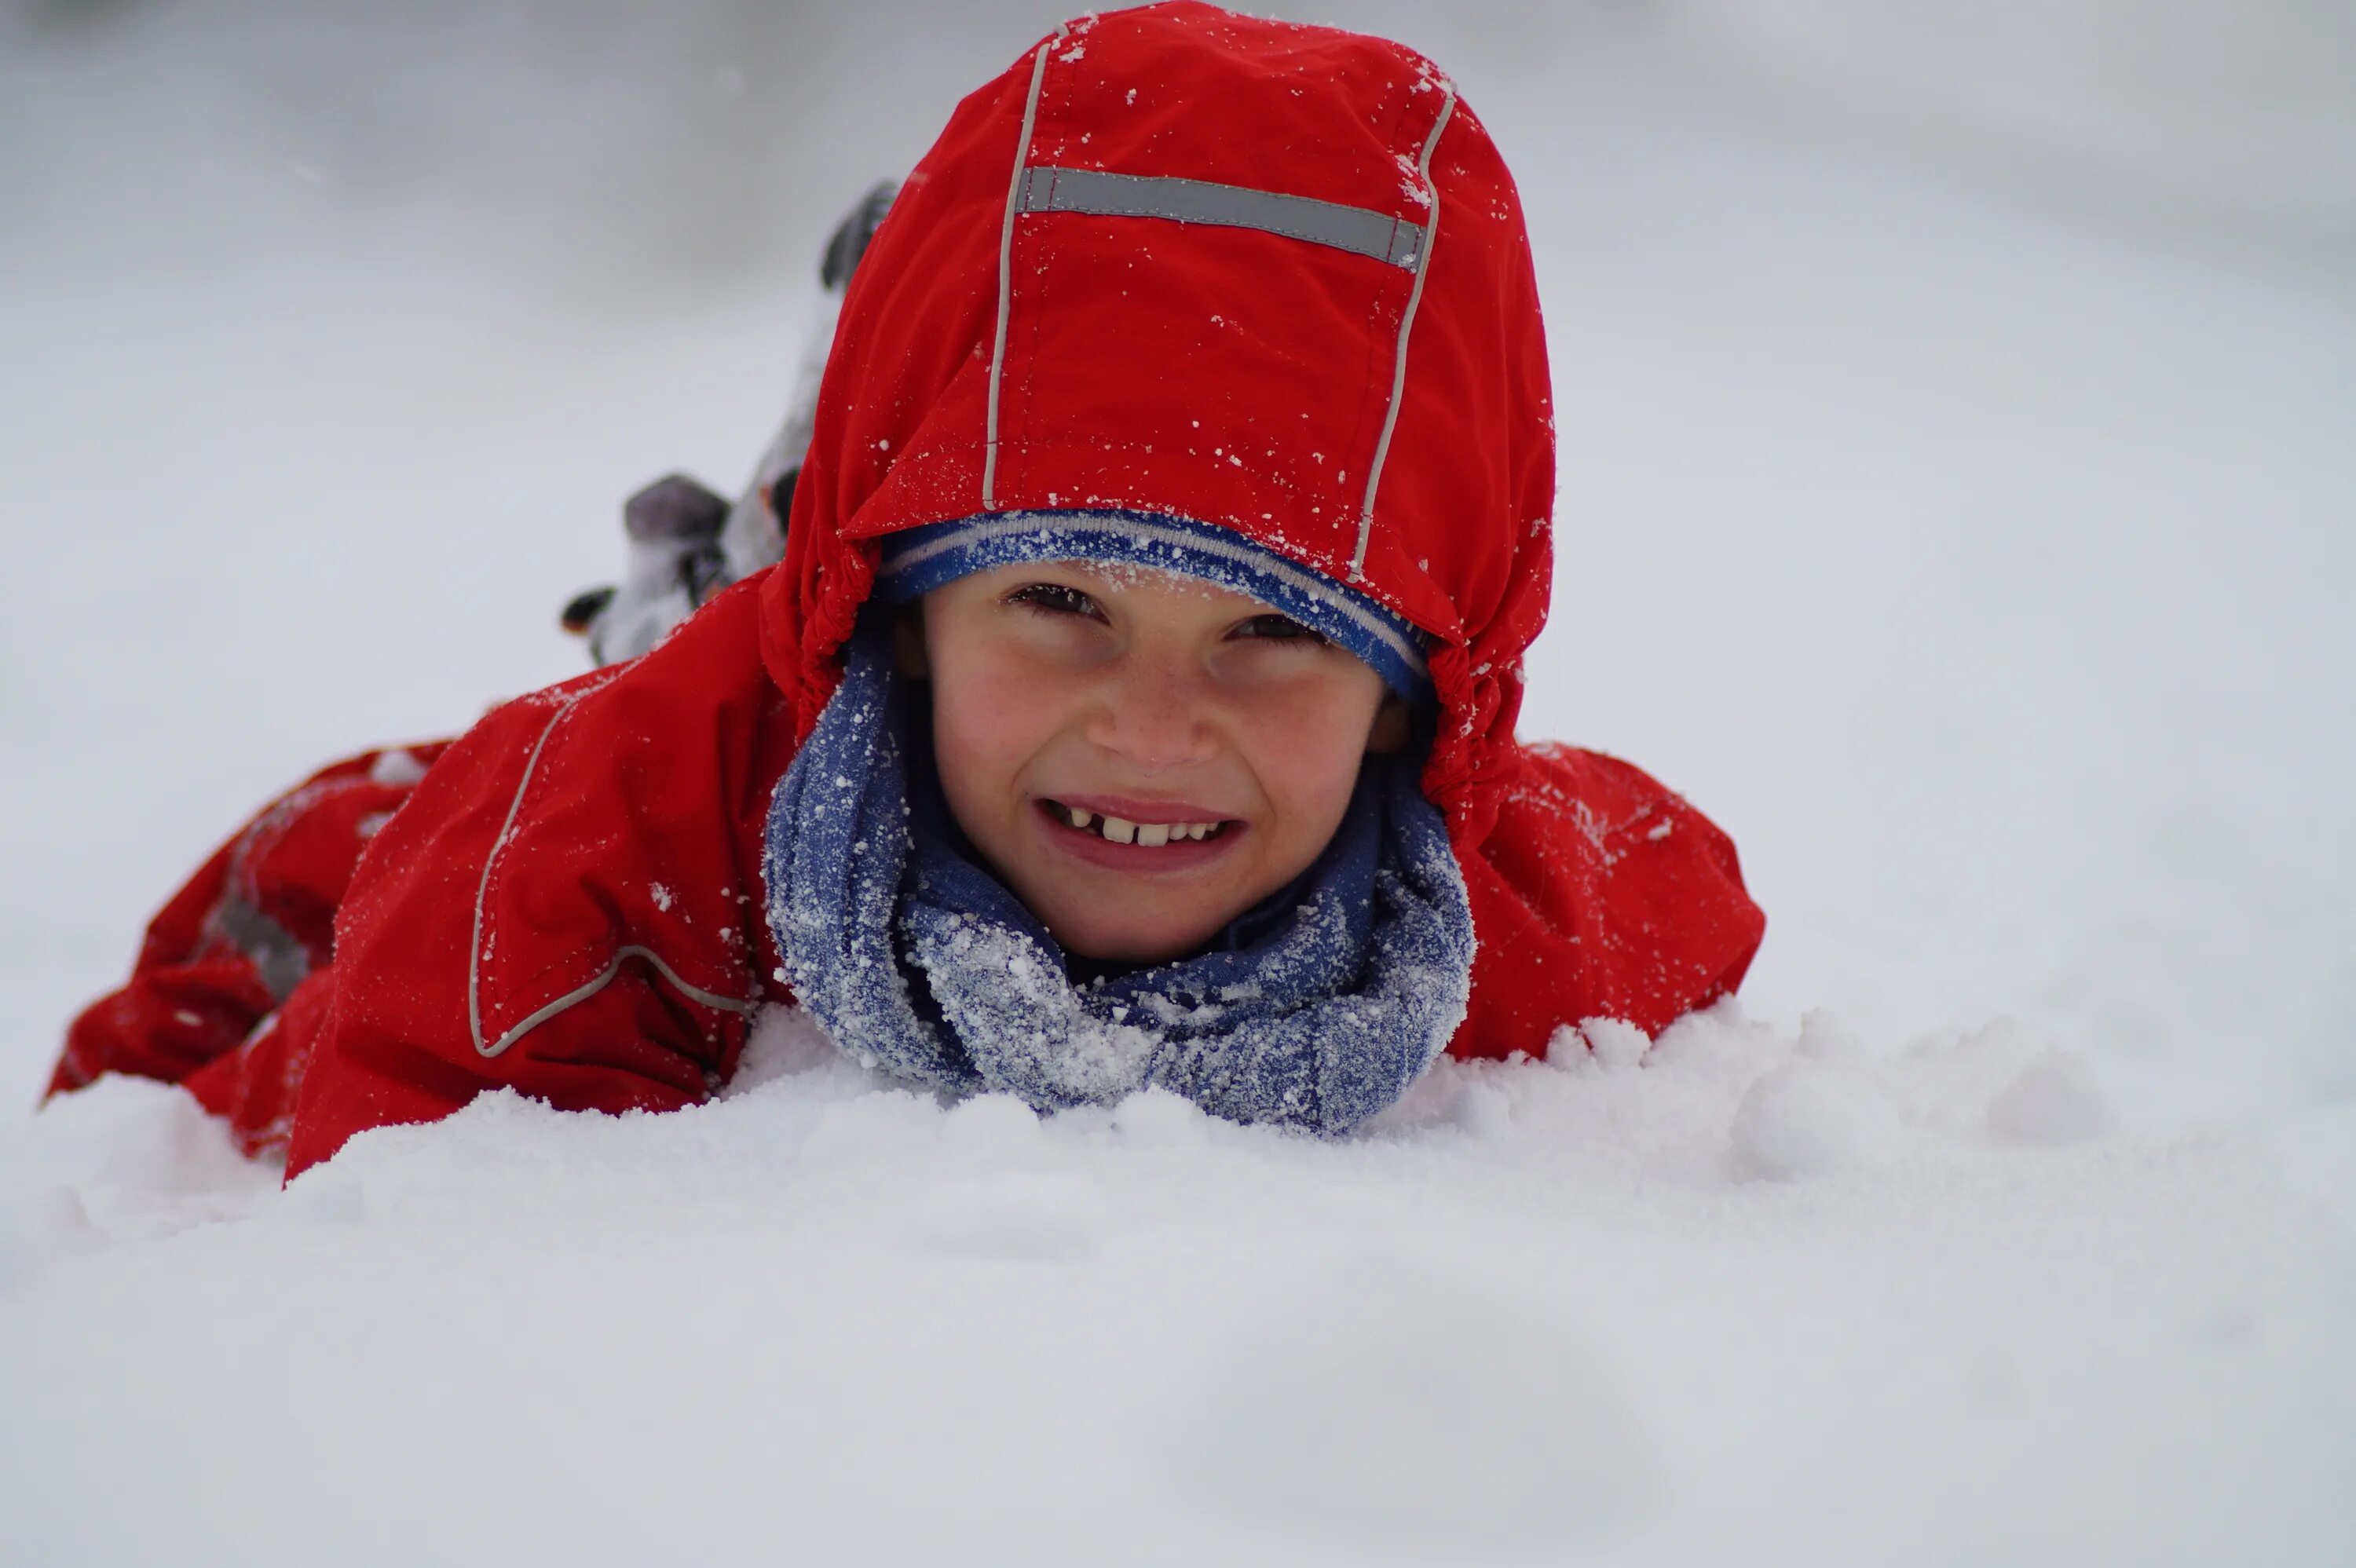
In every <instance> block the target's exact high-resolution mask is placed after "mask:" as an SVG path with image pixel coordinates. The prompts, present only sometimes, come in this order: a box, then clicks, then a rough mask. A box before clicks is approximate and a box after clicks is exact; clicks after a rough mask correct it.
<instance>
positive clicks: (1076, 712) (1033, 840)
mask: <svg viewBox="0 0 2356 1568" xmlns="http://www.w3.org/2000/svg"><path fill="white" fill-rule="evenodd" d="M922 623H923V626H922V633H921V641H919V638H918V635H916V632H915V629H914V628H912V627H911V628H907V631H906V635H904V636H903V638H902V659H903V663H904V666H905V667H906V668H908V669H909V670H910V671H911V672H912V673H923V674H929V676H930V677H931V681H932V694H933V745H934V752H935V755H936V757H937V761H938V763H939V767H940V775H941V787H942V791H943V793H944V794H945V795H947V796H948V805H949V809H950V811H951V812H952V813H953V814H954V815H955V816H956V817H957V821H958V827H961V828H963V829H964V830H965V833H966V837H969V838H970V839H971V840H972V841H973V844H974V846H975V848H978V849H980V851H981V854H982V856H983V857H984V858H985V859H988V860H989V862H990V864H991V867H992V868H993V869H996V870H997V872H998V874H999V875H1000V876H1001V878H1002V879H1003V880H1005V882H1006V883H1007V885H1008V886H1009V887H1011V888H1012V889H1013V890H1014V892H1015V894H1016V895H1017V896H1018V897H1020V898H1021V899H1022V900H1023V902H1024V903H1025V904H1027V905H1029V906H1030V908H1031V910H1032V912H1033V913H1035V914H1036V915H1038V916H1039V918H1040V919H1041V920H1042V921H1043V922H1044V923H1045V924H1046V927H1047V929H1048V931H1049V932H1050V933H1052V934H1053V935H1054V936H1055V940H1056V941H1057V942H1058V943H1060V944H1063V946H1064V948H1065V949H1066V951H1067V952H1071V953H1076V954H1078V955H1082V956H1085V957H1089V958H1097V959H1106V960H1112V961H1116V962H1127V963H1153V962H1158V961H1161V960H1164V959H1169V958H1175V957H1178V956H1180V955H1183V954H1186V953H1189V952H1192V951H1193V950H1194V949H1196V948H1198V947H1200V946H1201V945H1202V944H1204V943H1205V942H1207V941H1208V940H1209V939H1210V938H1211V937H1213V936H1214V935H1215V934H1216V933H1218V932H1219V931H1220V930H1221V929H1223V928H1224V927H1225V926H1226V924H1227V923H1228V922H1230V921H1232V920H1233V919H1235V918H1236V917H1237V915H1239V914H1241V913H1243V912H1245V911H1246V910H1248V909H1249V908H1251V907H1252V906H1253V905H1254V904H1256V903H1258V902H1259V901H1260V900H1262V899H1263V898H1266V897H1267V896H1268V895H1269V894H1270V893H1272V892H1274V891H1277V890H1278V889H1279V888H1281V887H1283V886H1284V885H1285V884H1286V883H1287V882H1289V881H1290V880H1292V879H1293V878H1295V877H1297V876H1299V875H1300V874H1301V872H1302V871H1304V870H1306V869H1308V868H1309V865H1310V863H1311V862H1312V861H1313V860H1315V859H1317V856H1318V854H1319V852H1320V851H1322V850H1323V848H1325V845H1326V843H1327V841H1328V840H1330V839H1331V838H1332V837H1333V830H1334V828H1335V827H1338V826H1339V825H1340V823H1341V820H1342V816H1343V814H1344V811H1345V810H1346V809H1347V808H1348V805H1349V803H1350V794H1351V790H1352V788H1353V786H1354V785H1355V783H1356V781H1357V776H1358V765H1359V761H1360V759H1361V758H1362V757H1364V756H1365V753H1366V752H1369V751H1391V750H1396V749H1397V748H1398V746H1399V745H1400V744H1402V743H1403V742H1404V741H1405V739H1406V734H1407V714H1406V709H1405V705H1404V704H1402V703H1401V702H1400V701H1399V700H1398V699H1397V698H1395V697H1391V696H1390V695H1388V693H1387V690H1386V688H1385V687H1384V685H1383V682H1382V677H1379V676H1377V675H1376V673H1375V672H1374V671H1373V670H1372V669H1371V668H1369V667H1367V666H1366V665H1365V663H1363V662H1362V661H1361V660H1359V659H1358V658H1357V657H1356V656H1354V655H1352V654H1349V653H1347V652H1344V650H1343V649H1341V648H1339V647H1336V646H1334V645H1332V644H1329V643H1327V642H1325V641H1324V640H1323V638H1321V637H1318V636H1317V635H1314V634H1313V633H1310V632H1308V631H1306V630H1304V629H1303V628H1302V627H1301V626H1300V625H1299V624H1297V623H1295V622H1293V621H1291V620H1289V619H1287V618H1286V617H1285V616H1283V615H1281V614H1280V613H1277V612H1276V611H1273V610H1271V609H1269V607H1268V606H1267V605H1266V604H1263V603H1260V602H1259V601H1258V600H1257V599H1251V598H1248V597H1246V596H1245V595H1243V594H1240V593H1236V592H1230V591H1228V590H1226V589H1223V588H1217V587H1214V586H1212V585H1210V584H1208V583H1205V582H1201V581H1196V580H1194V579H1192V578H1187V577H1183V576H1178V575H1174V574H1171V573H1167V572H1162V571H1139V570H1136V569H1133V568H1126V567H1106V566H1099V565H1097V564H1095V563H1091V562H1086V561H1064V562H1050V563H1044V564H1043V563H1036V562H1033V563H1030V564H1025V565H1017V566H1009V567H1001V568H998V569H996V570H994V571H982V572H976V573H973V574H972V575H970V576H967V577H962V578H959V579H958V580H957V581H953V582H950V583H948V584H946V585H945V586H943V587H940V588H937V589H936V590H934V591H933V592H930V593H927V594H926V595H925V598H924V606H923V615H922ZM904 625H905V623H904ZM1076 814H1084V820H1085V824H1086V825H1085V826H1080V827H1076V826H1074V822H1075V816H1076ZM1205 829H1207V831H1205Z"/></svg>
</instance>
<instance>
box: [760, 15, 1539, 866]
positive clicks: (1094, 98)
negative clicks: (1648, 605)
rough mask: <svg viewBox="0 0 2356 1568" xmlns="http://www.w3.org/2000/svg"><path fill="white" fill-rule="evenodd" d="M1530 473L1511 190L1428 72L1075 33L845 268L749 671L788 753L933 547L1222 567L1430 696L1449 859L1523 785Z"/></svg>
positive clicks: (1129, 24)
mask: <svg viewBox="0 0 2356 1568" xmlns="http://www.w3.org/2000/svg"><path fill="white" fill-rule="evenodd" d="M1553 471H1554V461H1553V443H1552V433H1551V425H1550V420H1549V414H1548V403H1547V368H1546V352H1545V343H1544V335H1543V331H1542V328H1541V325H1540V322H1539V317H1538V308H1537V291H1536V287H1535V283H1534V281H1533V278H1532V274H1531V268H1530V261H1529V253H1528V244H1527V240H1526V234H1525V232H1524V229H1523V224H1522V217H1521V208H1520V203H1519V199H1518V197H1517V196H1516V194H1515V189H1514V187H1513V183H1512V181H1511V179H1510V178H1509V177H1508V176H1507V175H1506V173H1505V165H1504V164H1503V163H1502V161H1501V160H1500V159H1499V157H1498V155H1497V153H1496V150H1495V148H1494V146H1493V145H1492V144H1491V143H1490V141H1489V139H1488V136H1487V134H1486V133H1485V132H1484V131H1483V128H1482V126H1481V124H1480V123H1479V121H1478V120H1477V119H1476V118H1475V117H1474V116H1473V114H1472V111H1471V109H1470V108H1469V107H1468V106H1467V105H1465V104H1464V103H1463V102H1462V101H1461V100H1460V99H1459V98H1458V97H1457V95H1456V91H1455V88H1454V86H1453V84H1452V83H1451V82H1450V81H1449V80H1448V79H1447V78H1446V77H1445V76H1443V75H1441V74H1440V71H1439V70H1438V69H1435V68H1434V67H1433V66H1432V65H1431V64H1430V62H1429V61H1427V60H1425V59H1423V58H1422V57H1420V56H1419V55H1417V54H1415V53H1414V52H1413V51H1411V50H1408V49H1406V48H1401V47H1400V46H1398V45H1397V44H1392V43H1388V42H1386V41H1383V40H1381V39H1376V38H1370V37H1360V36H1356V35H1353V34H1348V33H1343V32H1337V31H1334V30H1332V29H1329V28H1323V27H1303V26H1298V25H1294V24H1290V23H1283V22H1274V21H1263V20H1258V19H1255V18H1249V17H1243V16H1235V15H1232V14H1230V13H1227V12H1225V11H1221V10H1218V9H1216V8H1215V7H1212V6H1209V5H1199V4H1194V3H1192V0H1178V3H1173V4H1168V5H1152V6H1147V7H1144V8H1141V9H1139V10H1134V11H1125V12H1119V13H1114V14H1111V15H1107V16H1098V17H1089V18H1086V19H1083V20H1080V21H1076V22H1073V23H1070V24H1067V25H1066V26H1065V27H1061V28H1059V29H1057V31H1056V32H1055V34H1054V35H1053V36H1051V37H1048V38H1046V39H1044V40H1043V41H1042V42H1041V43H1039V44H1038V45H1037V46H1036V47H1035V48H1032V49H1030V50H1027V51H1025V53H1024V54H1023V56H1022V58H1021V59H1018V60H1017V61H1015V63H1014V64H1013V65H1012V67H1011V68H1010V69H1008V70H1007V72H1006V73H1005V74H1004V75H1002V76H1001V77H999V78H998V79H996V80H993V81H991V82H990V83H988V84H987V85H985V86H984V87H982V88H981V89H980V91H977V92H975V93H973V94H972V95H971V96H969V98H967V99H966V100H965V101H964V102H963V103H961V104H960V105H959V106H958V110H957V112H956V113H955V114H954V116H953V117H952V118H951V120H950V122H949V123H948V127H947V129H946V130H944V131H943V133H941V136H940V138H939V140H938V141H937V143H936V144H934V146H933V149H932V151H931V152H930V153H928V154H927V155H926V157H925V159H924V160H923V162H921V163H920V164H919V165H917V167H916V170H915V171H914V172H913V173H912V174H911V176H909V178H908V180H907V182H906V184H905V187H903V189H902V191H901V194H900V196H899V197H898V199H897V200H896V201H895V203H894V206H893V208H892V211H891V215H890V217H889V219H887V220H886V221H885V222H884V224H883V228H882V229H881V230H880V231H879V232H878V233H877V235H876V237H875V240H874V242H873V247H872V249H871V250H870V251H869V252H868V254H867V256H866V258H865V259H864V261H862V264H861V266H860V268H859V271H858V272H857V273H856V274H855V275H854V276H853V278H852V281H851V289H850V293H849V294H848V296H847V298H846V300H845V302H844V306H843V311H842V316H841V325H840V326H839V328H838V330H837V334H836V337H835V343H834V351H833V353H832V355H831V357H830V361H829V365H828V368H827V372H826V377H825V380H824V383H823V386H822V389H821V391H820V397H819V410H818V418H817V421H816V427H815V432H814V435H813V440H812V443H811V446H810V452H809V460H808V462H807V463H806V464H805V466H804V469H803V472H802V476H801V479H800V482H799V483H798V485H797V487H796V489H795V493H794V509H793V515H792V518H791V522H790V526H789V528H787V551H786V558H785V561H784V564H783V566H782V568H781V569H780V570H779V571H776V572H775V573H773V574H772V575H771V577H770V578H769V580H768V581H767V582H766V584H765V586H764V588H763V590H762V593H763V603H762V617H763V625H762V636H763V652H764V656H765V658H766V662H767V664H768V666H769V669H770V673H771V674H772V676H773V677H775V678H776V681H777V682H778V684H779V686H780V687H781V688H783V689H784V690H785V691H786V692H787V694H788V695H789V697H790V698H791V699H793V701H794V702H795V705H796V709H797V716H798V728H799V729H800V731H802V732H804V733H807V732H808V731H809V730H810V729H811V728H813V727H814V726H815V725H816V723H817V720H818V716H819V711H820V709H822V708H823V707H824V705H825V702H826V700H827V699H828V698H829V697H830V695H831V694H832V692H833V691H834V689H835V687H836V685H837V683H838V682H839V680H840V678H841V648H842V645H843V643H844V641H845V639H846V638H847V637H848V636H849V635H850V633H851V629H852V626H853V624H855V622H856V621H857V618H858V615H859V613H860V610H861V608H862V605H863V604H864V603H866V602H867V601H868V600H869V598H870V597H871V595H873V594H875V593H876V592H878V576H879V571H882V572H885V573H886V574H887V575H888V574H889V573H890V572H891V571H894V570H897V569H898V567H899V563H901V562H904V561H905V560H908V559H910V558H911V557H912V556H914V555H915V554H916V552H917V551H918V550H920V549H923V548H925V546H926V545H927V544H929V543H931V542H933V541H936V540H938V539H942V538H945V537H954V538H957V539H965V540H967V541H972V540H976V539H984V540H986V539H1001V540H1002V539H1006V538H1008V537H1014V536H1023V535H1027V534H1030V533H1033V532H1034V531H1038V530H1037V528H1036V525H1038V524H1039V523H1040V521H1041V515H1043V514H1044V515H1047V520H1048V524H1049V527H1050V528H1066V529H1069V528H1090V529H1095V530H1098V532H1103V531H1107V530H1109V531H1110V532H1111V533H1113V534H1115V535H1118V536H1119V537H1120V538H1122V539H1130V540H1132V541H1133V540H1135V539H1138V538H1139V537H1141V535H1140V533H1139V530H1140V528H1144V529H1147V530H1149V531H1151V530H1154V529H1160V530H1165V531H1166V533H1167V534H1169V535H1173V536H1177V537H1178V538H1179V539H1180V542H1182V543H1183V544H1184V545H1186V546H1187V547H1188V548H1189V549H1194V551H1195V555H1194V557H1190V558H1189V559H1190V560H1194V559H1205V558H1217V557H1219V556H1220V555H1221V554H1222V553H1223V549H1222V547H1223V545H1224V544H1225V543H1226V542H1227V541H1230V540H1232V541H1233V543H1234V545H1235V546H1236V547H1237V551H1240V552H1241V556H1242V558H1243V559H1247V560H1251V561H1253V562H1255V563H1257V564H1258V565H1260V566H1265V567H1267V568H1269V570H1270V573H1271V576H1270V577H1266V578H1263V579H1262V581H1270V580H1274V581H1283V582H1285V583H1286V584H1287V585H1288V590H1289V591H1290V592H1295V593H1297V594H1300V595H1303V596H1304V597H1303V599H1302V601H1301V603H1302V604H1303V605H1304V606H1305V605H1307V603H1309V601H1312V600H1313V601H1315V602H1316V605H1315V613H1317V614H1320V615H1323V616H1325V617H1326V618H1327V621H1328V622H1329V623H1331V624H1332V625H1333V626H1335V627H1344V626H1346V627H1349V628H1355V635H1361V636H1363V637H1364V638H1365V639H1367V642H1366V647H1365V656H1369V658H1370V662H1376V665H1377V669H1378V673H1381V674H1383V675H1384V677H1385V678H1386V680H1387V681H1388V682H1390V684H1392V686H1393V687H1394V688H1406V687H1412V686H1418V685H1419V683H1423V682H1428V683H1429V689H1430V693H1431V694H1432V696H1433V697H1434V698H1435V699H1436V700H1437V704H1438V708H1439V714H1438V720H1437V724H1436V728H1435V734H1434V737H1433V742H1432V747H1431V752H1430V757H1429V760H1428V762H1427V763H1426V765H1425V769H1424V774H1423V789H1424V793H1425V794H1426V795H1427V796H1428V797H1429V798H1430V800H1431V801H1432V802H1433V803H1434V804H1436V805H1439V806H1440V807H1441V809H1442V810H1443V811H1444V813H1445V814H1446V816H1447V821H1448V826H1449V832H1450V836H1451V839H1452V840H1453V842H1454V844H1455V846H1456V848H1457V850H1458V853H1459V854H1460V855H1462V854H1464V853H1466V852H1468V851H1469V850H1471V849H1472V848H1475V847H1477V846H1478V844H1479V843H1480V842H1481V840H1482V839H1483V837H1486V835H1487V833H1488V831H1489V828H1490V826H1491V824H1492V823H1493V822H1494V816H1495V811H1496V796H1497V792H1498V789H1499V787H1500V786H1501V785H1503V784H1505V782H1507V779H1508V777H1509V776H1510V775H1511V773H1513V772H1514V771H1515V769H1516V768H1517V766H1518V765H1519V759H1518V752H1517V750H1516V748H1515V746H1514V744H1513V740H1512V727H1513V722H1514V718H1515V712H1516V710H1517V709H1518V708H1519V705H1520V692H1521V680H1520V660H1521V656H1522V654H1523V651H1524V649H1525V648H1526V646H1527V645H1528V643H1529V641H1530V639H1531V638H1532V637H1533V636H1534V635H1536V634H1537V630H1538V627H1539V626H1540V624H1542V623H1543V621H1544V618H1545V612H1546V603H1547V585H1548V581H1549V578H1550V574H1551V565H1552V560H1551V549H1550V543H1549V539H1548V528H1547V519H1548V517H1549V509H1550V507H1551V504H1552V498H1553ZM918 529H925V530H928V532H927V533H926V534H925V535H923V536H917V539H916V542H914V543H912V541H911V539H910V537H909V536H911V535H912V534H913V531H914V530H918ZM1042 548H1045V547H1042ZM1115 548H1117V547H1111V546H1104V547H1100V548H1097V549H1091V550H1090V552H1089V553H1091V554H1101V553H1105V552H1106V551H1107V550H1108V549H1115ZM1118 548H1127V547H1125V546H1123V547H1118ZM1237 551H1226V552H1224V553H1226V554H1228V555H1231V556H1232V555H1234V554H1236V553H1237ZM981 559H988V558H981ZM1149 563H1151V562H1149ZM1161 564H1169V563H1167V562H1163V563H1161ZM1179 564H1180V565H1181V569H1182V570H1193V568H1192V567H1190V566H1187V565H1186V564H1185V563H1184V562H1180V563H1179ZM885 591H886V592H888V591H889V589H888V583H887V585H886V589H885ZM1255 596H1256V597H1259V598H1262V599H1263V600H1265V601H1267V602H1269V603H1278V604H1279V605H1280V607H1283V608H1286V609H1287V610H1288V613H1291V612H1292V610H1293V608H1294V606H1293V605H1292V604H1290V603H1285V602H1283V601H1280V600H1277V599H1272V598H1270V597H1269V594H1268V593H1266V592H1256V593H1255ZM1296 618H1299V619H1304V620H1309V619H1311V617H1310V616H1309V615H1308V614H1306V613H1303V614H1299V615H1296ZM1312 624H1315V623H1314V622H1312ZM1320 629H1321V630H1323V629H1326V627H1325V626H1323V625H1321V626H1320ZM1386 660H1387V662H1382V661H1386Z"/></svg>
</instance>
